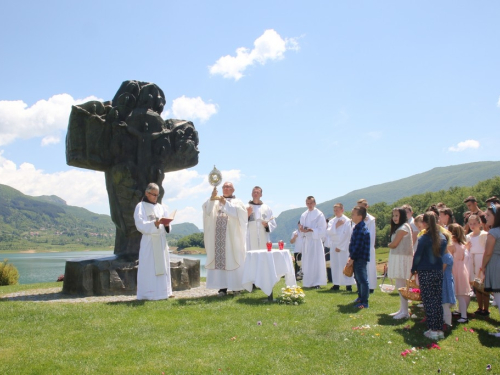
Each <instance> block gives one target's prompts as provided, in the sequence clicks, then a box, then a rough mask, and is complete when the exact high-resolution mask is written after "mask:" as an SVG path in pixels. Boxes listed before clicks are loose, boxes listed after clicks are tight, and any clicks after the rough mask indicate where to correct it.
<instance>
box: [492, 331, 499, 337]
mask: <svg viewBox="0 0 500 375" xmlns="http://www.w3.org/2000/svg"><path fill="white" fill-rule="evenodd" d="M490 335H491V336H495V337H500V332H497V333H490Z"/></svg>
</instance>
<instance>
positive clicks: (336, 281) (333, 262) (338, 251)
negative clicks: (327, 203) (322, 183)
mask: <svg viewBox="0 0 500 375" xmlns="http://www.w3.org/2000/svg"><path fill="white" fill-rule="evenodd" d="M333 212H334V214H335V217H334V218H332V219H330V221H329V222H328V227H327V229H326V234H327V237H328V238H329V244H330V268H331V270H332V284H333V286H332V288H331V289H332V290H339V289H340V286H346V290H348V291H352V285H353V284H354V283H355V282H354V277H352V276H351V277H347V276H346V275H344V273H343V271H344V267H345V265H346V263H347V261H348V260H349V241H350V239H351V233H352V228H351V224H352V223H351V220H350V219H349V218H348V217H347V216H345V215H344V205H343V204H342V203H336V204H335V205H334V206H333Z"/></svg>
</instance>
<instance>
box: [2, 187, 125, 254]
mask: <svg viewBox="0 0 500 375" xmlns="http://www.w3.org/2000/svg"><path fill="white" fill-rule="evenodd" d="M114 242H115V226H114V224H113V223H112V221H111V218H110V217H109V216H108V215H99V214H95V213H92V212H90V211H88V210H86V209H84V208H80V207H73V206H68V205H66V202H64V201H63V200H62V199H60V198H58V197H56V196H50V197H47V196H42V197H30V196H27V195H24V194H22V193H21V192H19V191H18V190H16V189H13V188H11V187H10V186H6V185H0V250H25V249H33V248H40V247H41V248H48V249H50V248H51V247H56V248H57V247H58V246H59V247H60V246H62V245H68V244H77V245H82V246H86V247H107V246H113V245H114Z"/></svg>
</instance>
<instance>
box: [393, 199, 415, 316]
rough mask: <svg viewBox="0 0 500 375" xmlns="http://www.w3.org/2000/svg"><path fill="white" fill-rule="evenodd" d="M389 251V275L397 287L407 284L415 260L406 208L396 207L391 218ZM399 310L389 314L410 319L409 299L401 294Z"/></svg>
mask: <svg viewBox="0 0 500 375" xmlns="http://www.w3.org/2000/svg"><path fill="white" fill-rule="evenodd" d="M387 246H388V247H389V248H390V249H391V251H390V252H389V262H388V263H389V264H388V269H387V276H388V277H390V278H391V279H396V280H395V281H396V288H403V287H404V286H406V279H407V278H408V277H410V275H411V266H412V262H413V241H412V232H411V227H410V224H408V223H407V219H406V210H405V209H404V208H399V207H398V208H394V209H393V210H392V220H391V242H390V243H389V245H387ZM399 300H400V307H399V311H397V312H395V313H392V314H389V315H390V316H392V317H393V318H394V319H408V318H409V317H410V315H409V314H408V300H406V299H405V298H403V296H401V294H400V295H399Z"/></svg>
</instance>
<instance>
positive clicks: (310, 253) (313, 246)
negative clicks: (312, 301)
mask: <svg viewBox="0 0 500 375" xmlns="http://www.w3.org/2000/svg"><path fill="white" fill-rule="evenodd" d="M306 206H307V210H306V211H305V212H304V213H303V214H302V215H301V216H300V224H299V230H300V234H299V235H302V240H303V242H302V272H303V273H304V276H303V278H302V286H304V287H305V288H312V287H314V288H316V289H319V288H320V285H326V284H327V277H326V262H325V250H324V247H323V237H324V236H325V234H326V219H325V215H323V213H322V212H321V211H320V210H318V209H317V208H316V200H315V199H314V197H313V196H309V197H307V199H306Z"/></svg>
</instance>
